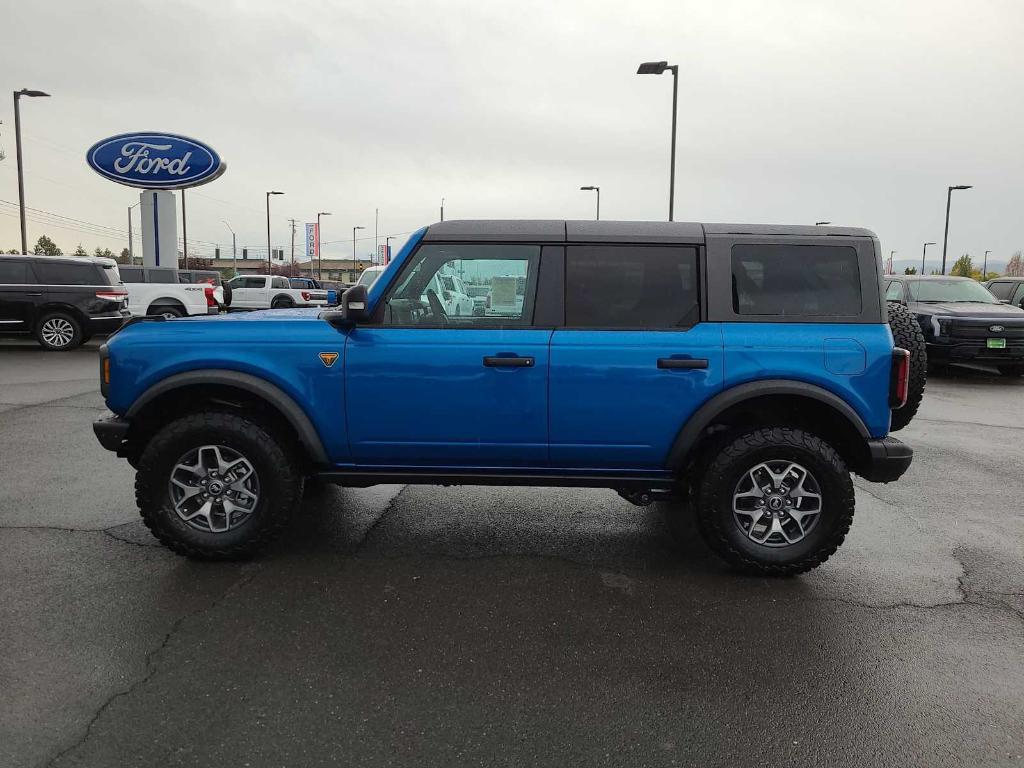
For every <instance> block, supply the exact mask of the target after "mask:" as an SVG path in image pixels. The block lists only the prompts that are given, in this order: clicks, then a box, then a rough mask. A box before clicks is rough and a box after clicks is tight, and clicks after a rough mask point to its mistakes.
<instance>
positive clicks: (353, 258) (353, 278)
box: [352, 227, 366, 284]
mask: <svg viewBox="0 0 1024 768" xmlns="http://www.w3.org/2000/svg"><path fill="white" fill-rule="evenodd" d="M360 229H366V227H352V282H353V284H354V283H355V281H356V280H357V277H356V269H357V267H356V231H357V230H360Z"/></svg>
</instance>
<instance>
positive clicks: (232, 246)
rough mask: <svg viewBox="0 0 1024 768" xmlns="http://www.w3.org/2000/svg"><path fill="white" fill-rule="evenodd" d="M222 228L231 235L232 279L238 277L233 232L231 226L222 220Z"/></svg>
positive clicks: (236, 250)
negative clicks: (225, 228) (233, 271)
mask: <svg viewBox="0 0 1024 768" xmlns="http://www.w3.org/2000/svg"><path fill="white" fill-rule="evenodd" d="M221 221H222V222H223V223H224V226H225V227H227V228H228V232H230V233H231V260H232V261H233V262H234V266H235V274H234V275H233V276H234V277H238V248H237V247H236V246H235V230H233V229H232V228H231V225H230V224H228V223H227V221H225V220H224V219H221Z"/></svg>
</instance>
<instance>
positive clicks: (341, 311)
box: [320, 285, 370, 328]
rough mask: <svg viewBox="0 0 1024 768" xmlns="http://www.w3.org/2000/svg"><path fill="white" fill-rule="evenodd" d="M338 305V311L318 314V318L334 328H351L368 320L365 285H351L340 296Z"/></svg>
mask: <svg viewBox="0 0 1024 768" xmlns="http://www.w3.org/2000/svg"><path fill="white" fill-rule="evenodd" d="M338 304H339V307H338V309H328V310H327V311H325V312H321V313H320V317H322V318H323V319H324V320H326V321H327V322H328V323H330V324H331V325H333V326H334V327H336V328H351V327H352V326H353V325H358V324H359V323H365V322H366V321H367V320H369V319H370V311H369V309H368V306H369V304H368V302H367V300H366V286H365V285H353V286H352V287H351V288H349V289H348V290H347V291H345V292H344V293H343V294H341V301H340V302H338Z"/></svg>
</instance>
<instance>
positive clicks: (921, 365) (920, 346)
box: [889, 301, 928, 432]
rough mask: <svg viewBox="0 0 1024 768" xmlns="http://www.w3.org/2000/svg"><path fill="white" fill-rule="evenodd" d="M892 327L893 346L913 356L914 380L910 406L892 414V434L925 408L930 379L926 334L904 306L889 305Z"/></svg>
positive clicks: (909, 398) (911, 363)
mask: <svg viewBox="0 0 1024 768" xmlns="http://www.w3.org/2000/svg"><path fill="white" fill-rule="evenodd" d="M889 328H890V329H891V330H892V339H893V343H894V344H895V345H896V346H897V347H899V348H900V349H905V350H907V351H908V352H909V353H910V381H909V386H908V388H907V404H906V405H904V406H903V407H902V408H899V409H897V410H895V411H893V412H892V419H891V423H890V425H889V430H890V431H891V432H897V431H899V430H901V429H903V428H904V427H905V426H907V424H909V423H910V422H911V420H912V419H913V418H914V416H915V415H916V414H917V409H918V408H920V407H921V400H922V399H923V398H924V385H925V381H926V380H927V378H928V352H927V350H926V348H925V342H924V334H923V333H921V326H920V325H919V324H918V322H917V318H916V317H914V315H913V313H912V312H911V311H910V310H909V309H907V308H906V307H905V306H903V305H902V304H898V303H896V302H895V301H890V302H889Z"/></svg>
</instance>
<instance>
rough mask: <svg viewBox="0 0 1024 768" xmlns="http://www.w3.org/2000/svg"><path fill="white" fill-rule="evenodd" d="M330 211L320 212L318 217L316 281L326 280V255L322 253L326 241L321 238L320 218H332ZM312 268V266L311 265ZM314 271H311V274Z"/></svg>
mask: <svg viewBox="0 0 1024 768" xmlns="http://www.w3.org/2000/svg"><path fill="white" fill-rule="evenodd" d="M330 215H331V214H330V211H320V212H319V213H317V215H316V279H317V280H323V279H324V255H323V254H322V253H321V252H320V246H322V245H323V242H324V239H323V238H322V237H320V217H321V216H330ZM311 266H312V265H311ZM312 271H313V270H312V269H310V272H312Z"/></svg>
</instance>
